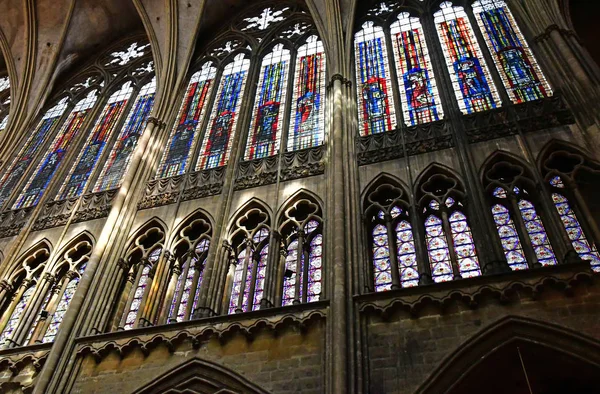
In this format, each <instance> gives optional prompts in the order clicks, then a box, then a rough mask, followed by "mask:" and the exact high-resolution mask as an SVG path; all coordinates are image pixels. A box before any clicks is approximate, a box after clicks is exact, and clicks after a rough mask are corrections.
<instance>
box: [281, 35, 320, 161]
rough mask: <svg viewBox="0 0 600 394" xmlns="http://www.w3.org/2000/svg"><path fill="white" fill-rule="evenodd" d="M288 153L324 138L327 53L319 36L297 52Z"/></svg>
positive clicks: (310, 145) (316, 143)
mask: <svg viewBox="0 0 600 394" xmlns="http://www.w3.org/2000/svg"><path fill="white" fill-rule="evenodd" d="M294 78H295V80H294V91H293V95H292V113H291V121H290V130H289V134H288V142H287V150H288V151H290V152H291V151H295V150H299V149H306V148H311V147H314V146H319V145H322V144H323V141H324V138H325V119H324V116H325V107H324V98H325V50H324V48H323V43H322V42H321V41H320V40H319V39H318V38H317V36H310V37H308V39H307V40H306V44H304V45H302V46H300V48H298V55H297V57H296V70H295V72H294Z"/></svg>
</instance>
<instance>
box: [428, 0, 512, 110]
mask: <svg viewBox="0 0 600 394" xmlns="http://www.w3.org/2000/svg"><path fill="white" fill-rule="evenodd" d="M434 20H435V24H436V26H437V32H438V36H439V38H440V42H441V43H442V49H443V50H444V57H445V59H446V65H447V66H448V72H449V73H450V76H451V77H452V85H453V87H454V93H455V95H456V99H457V101H458V106H459V108H460V110H461V111H462V112H463V113H465V114H471V113H474V112H480V111H486V110H489V109H492V108H496V107H497V106H498V105H500V97H499V96H498V91H497V90H496V86H495V85H494V82H493V81H492V78H491V77H490V73H489V70H488V68H487V65H486V64H485V61H484V60H483V57H482V56H481V50H480V48H479V44H478V43H477V39H476V38H475V35H474V34H473V29H472V27H471V23H470V22H469V18H468V16H467V14H466V13H465V10H464V8H463V7H453V6H452V3H451V2H449V1H445V2H443V3H442V4H440V10H439V11H437V12H436V13H435V14H434Z"/></svg>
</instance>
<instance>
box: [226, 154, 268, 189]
mask: <svg viewBox="0 0 600 394" xmlns="http://www.w3.org/2000/svg"><path fill="white" fill-rule="evenodd" d="M278 162H279V156H269V157H265V158H262V159H255V160H249V161H242V162H240V163H239V164H238V173H237V177H236V180H235V190H243V189H250V188H252V187H257V186H263V185H269V184H271V183H276V182H277V164H278Z"/></svg>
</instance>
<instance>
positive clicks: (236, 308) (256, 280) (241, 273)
mask: <svg viewBox="0 0 600 394" xmlns="http://www.w3.org/2000/svg"><path fill="white" fill-rule="evenodd" d="M268 237H269V230H267V229H266V228H261V229H260V230H259V231H257V232H256V233H255V234H254V236H253V238H252V244H253V245H263V242H264V241H265V240H266V239H267V238H268ZM268 252H269V244H268V243H267V244H264V245H263V246H262V248H261V250H260V252H259V253H258V254H256V253H255V251H254V249H253V247H250V246H246V247H245V248H244V249H242V251H241V252H240V253H239V254H238V257H237V265H236V267H235V270H234V274H233V286H232V289H231V297H230V299H229V313H230V314H232V313H236V312H250V311H252V310H256V309H258V307H259V305H260V301H261V300H262V295H263V291H264V284H265V274H266V268H267V257H268ZM255 265H256V267H255ZM240 296H241V299H240Z"/></svg>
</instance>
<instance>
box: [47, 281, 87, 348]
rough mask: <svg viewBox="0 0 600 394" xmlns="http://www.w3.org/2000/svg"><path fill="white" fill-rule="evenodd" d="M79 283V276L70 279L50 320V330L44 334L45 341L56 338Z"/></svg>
mask: <svg viewBox="0 0 600 394" xmlns="http://www.w3.org/2000/svg"><path fill="white" fill-rule="evenodd" d="M78 284H79V277H78V276H77V277H75V278H73V279H71V281H69V283H68V284H67V287H66V288H65V291H64V293H63V295H62V297H61V299H60V302H59V303H58V305H57V306H56V310H55V311H54V315H53V316H52V320H51V321H50V325H49V326H48V330H47V331H46V333H45V334H44V337H43V338H42V342H43V343H48V342H53V341H54V338H56V334H57V333H58V327H59V326H60V323H62V320H63V317H65V314H66V313H67V309H68V308H69V304H70V303H71V300H72V299H73V296H74V295H75V291H76V290H77V285H78Z"/></svg>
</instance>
